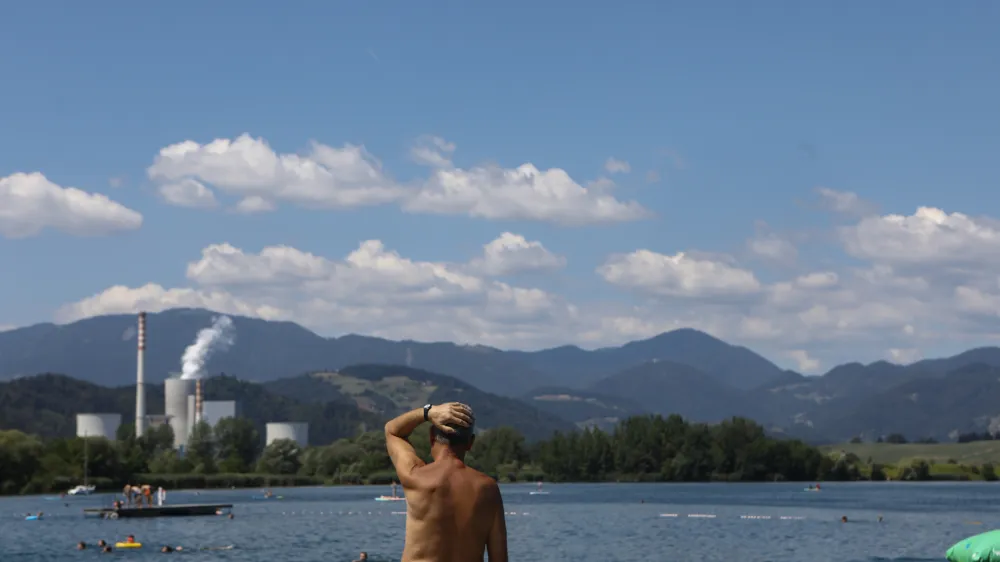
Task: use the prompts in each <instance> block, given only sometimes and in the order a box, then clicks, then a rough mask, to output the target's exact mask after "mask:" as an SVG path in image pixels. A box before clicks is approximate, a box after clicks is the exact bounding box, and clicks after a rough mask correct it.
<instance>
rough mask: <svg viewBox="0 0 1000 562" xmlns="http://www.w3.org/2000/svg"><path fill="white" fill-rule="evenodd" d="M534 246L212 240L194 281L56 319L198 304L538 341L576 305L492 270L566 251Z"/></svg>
mask: <svg viewBox="0 0 1000 562" xmlns="http://www.w3.org/2000/svg"><path fill="white" fill-rule="evenodd" d="M498 241H499V242H498ZM535 244H537V243H533V242H529V241H527V240H525V239H524V238H523V237H520V236H517V235H514V234H510V233H505V234H504V235H502V236H501V237H500V238H498V240H497V241H494V242H491V243H490V244H487V245H486V246H485V248H484V250H485V253H484V256H483V257H481V258H479V259H478V260H473V261H471V262H467V263H448V262H428V261H416V260H411V259H408V258H405V257H403V256H401V255H400V254H399V253H397V252H394V251H392V250H390V249H388V248H386V247H385V246H384V244H383V243H382V242H380V241H378V240H367V241H364V242H362V243H360V244H359V246H358V248H357V249H356V250H354V251H353V252H351V253H350V254H348V255H347V256H346V257H344V258H343V259H330V258H327V257H323V256H319V255H316V254H313V253H309V252H305V251H302V250H299V249H296V248H292V247H288V246H270V247H265V248H263V249H261V250H260V251H259V252H247V251H244V250H241V249H239V248H237V247H235V246H233V245H231V244H226V243H221V244H214V245H211V246H208V247H206V248H204V249H203V250H202V255H201V258H200V259H199V260H197V261H194V262H191V263H190V264H188V267H187V278H188V279H189V280H190V281H191V286H189V287H178V288H164V287H162V286H160V285H157V284H152V283H151V284H148V285H146V286H143V287H137V288H129V287H124V286H116V287H112V288H110V289H108V290H107V291H104V292H102V293H100V294H98V295H94V296H91V297H88V298H86V299H84V300H82V301H80V302H77V303H74V304H71V305H68V306H66V307H64V308H63V309H61V310H60V312H59V315H58V317H59V319H60V320H72V319H76V318H81V317H85V316H93V315H98V314H108V313H122V312H134V311H137V310H140V309H143V310H151V311H152V310H162V309H165V308H169V307H177V306H190V307H205V308H211V309H213V310H218V311H220V312H228V313H233V314H245V315H250V316H258V317H262V318H269V319H277V318H280V319H292V320H295V321H298V322H301V323H302V324H304V325H306V326H309V327H311V328H313V329H316V330H319V331H323V332H327V333H329V332H334V333H367V334H374V335H379V336H384V337H391V338H400V339H401V338H413V339H418V340H423V341H427V340H449V341H459V342H466V343H487V344H493V345H500V346H506V347H519V346H520V347H523V346H540V345H545V344H548V343H552V342H554V341H558V338H559V337H560V334H562V333H565V330H566V329H569V330H570V331H574V330H576V328H574V326H575V325H576V324H577V323H578V322H580V319H579V318H578V313H577V311H576V308H575V307H574V306H573V305H571V304H570V303H567V302H565V301H563V300H562V299H561V298H559V297H558V296H556V295H552V294H550V293H548V292H546V291H544V290H541V289H537V288H530V287H517V286H513V285H509V284H506V283H502V282H499V281H496V280H492V279H490V278H489V277H487V276H485V275H486V273H489V274H491V275H492V274H495V273H497V272H498V271H499V272H509V271H516V270H523V268H535V269H537V268H542V267H543V266H544V268H552V267H556V266H557V264H558V263H559V260H560V258H557V257H555V256H553V255H552V254H550V253H549V252H547V250H545V249H544V246H541V245H540V244H538V245H535ZM491 251H492V253H491ZM484 270H485V271H484ZM556 327H559V328H561V329H554V328H556Z"/></svg>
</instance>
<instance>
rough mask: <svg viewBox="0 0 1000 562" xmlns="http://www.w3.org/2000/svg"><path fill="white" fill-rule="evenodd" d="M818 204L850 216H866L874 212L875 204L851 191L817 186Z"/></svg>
mask: <svg viewBox="0 0 1000 562" xmlns="http://www.w3.org/2000/svg"><path fill="white" fill-rule="evenodd" d="M816 193H818V194H819V197H820V204H821V205H822V206H823V207H825V208H827V209H829V210H831V211H833V212H835V213H840V214H843V215H850V216H858V217H861V216H867V215H870V214H873V213H875V212H876V210H877V208H876V207H875V204H873V203H872V202H870V201H866V200H864V199H862V198H861V197H859V196H858V194H857V193H854V192H852V191H838V190H836V189H830V188H828V187H817V188H816Z"/></svg>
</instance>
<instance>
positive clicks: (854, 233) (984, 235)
mask: <svg viewBox="0 0 1000 562" xmlns="http://www.w3.org/2000/svg"><path fill="white" fill-rule="evenodd" d="M840 238H841V240H842V241H843V243H844V247H845V249H846V250H847V252H848V253H849V254H851V255H852V256H854V257H857V258H861V259H867V260H871V261H875V262H878V263H882V264H888V265H893V266H900V267H908V266H916V267H918V268H922V267H933V266H939V267H940V266H967V267H977V268H978V267H984V266H985V267H989V268H991V269H993V270H996V269H997V266H998V265H1000V226H998V225H997V224H996V222H995V221H992V220H986V219H979V220H977V219H974V218H972V217H969V216H967V215H964V214H962V213H950V214H949V213H946V212H945V211H942V210H941V209H936V208H933V207H920V208H919V209H917V211H916V213H914V214H913V215H909V216H902V215H885V216H875V217H868V218H865V219H862V220H861V221H860V222H859V223H858V224H856V225H853V226H846V227H842V228H841V229H840Z"/></svg>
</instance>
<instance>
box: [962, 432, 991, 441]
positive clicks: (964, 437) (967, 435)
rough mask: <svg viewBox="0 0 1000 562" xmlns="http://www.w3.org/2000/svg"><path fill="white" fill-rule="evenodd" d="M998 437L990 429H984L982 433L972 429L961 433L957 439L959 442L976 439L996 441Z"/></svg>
mask: <svg viewBox="0 0 1000 562" xmlns="http://www.w3.org/2000/svg"><path fill="white" fill-rule="evenodd" d="M996 439H997V438H996V436H994V435H993V434H992V433H990V432H988V431H984V432H982V433H976V432H975V431H970V432H969V433H961V434H959V436H958V439H957V441H958V442H959V443H972V442H974V441H996Z"/></svg>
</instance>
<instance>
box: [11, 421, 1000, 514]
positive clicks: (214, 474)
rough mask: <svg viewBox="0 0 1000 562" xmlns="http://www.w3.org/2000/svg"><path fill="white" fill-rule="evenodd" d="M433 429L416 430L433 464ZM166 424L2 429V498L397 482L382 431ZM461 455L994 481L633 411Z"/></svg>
mask: <svg viewBox="0 0 1000 562" xmlns="http://www.w3.org/2000/svg"><path fill="white" fill-rule="evenodd" d="M429 438H430V435H429V432H428V431H427V430H426V428H421V429H419V430H418V431H417V432H415V433H414V435H412V436H411V442H412V443H413V445H414V447H415V448H416V450H417V452H418V453H419V454H420V455H421V456H422V457H424V458H425V460H428V461H429V460H430V439H429ZM172 445H173V433H172V431H171V429H170V427H169V426H158V427H153V428H151V429H150V430H149V431H147V432H146V434H145V435H143V437H141V438H136V436H135V434H134V432H133V430H132V427H131V426H127V425H126V426H122V428H121V429H120V430H119V435H118V436H117V438H116V439H115V440H106V439H102V438H88V439H87V442H86V443H84V440H83V439H81V438H72V439H52V440H42V439H39V438H38V437H36V436H32V435H27V434H24V433H21V432H18V431H0V493H2V494H7V495H10V494H36V493H52V492H60V491H65V490H67V489H69V488H71V487H72V486H74V485H76V484H79V483H82V482H83V476H84V474H83V472H84V465H85V463H84V460H85V457H86V467H87V477H88V482H89V483H91V484H94V485H95V486H97V487H98V489H100V490H109V491H117V490H120V489H121V487H122V486H123V485H124V484H125V483H132V484H149V485H152V486H154V487H155V486H163V487H164V488H167V489H174V490H176V489H192V488H233V487H236V488H264V487H277V486H316V485H340V484H342V485H350V484H388V483H391V482H393V481H394V480H395V479H396V475H395V473H394V472H393V470H392V465H391V464H390V461H389V457H388V455H387V454H386V451H385V436H384V435H383V434H382V432H366V433H361V434H360V435H358V436H356V437H354V438H352V439H340V440H338V441H335V442H333V443H331V444H329V445H324V446H314V447H307V448H302V447H300V446H298V445H297V444H296V443H295V442H293V441H288V440H279V441H275V442H273V443H271V444H270V445H268V446H267V447H263V448H262V447H261V439H260V435H259V434H258V432H257V430H256V428H255V427H254V424H253V423H252V422H251V421H249V420H246V419H242V418H226V419H223V420H221V421H220V422H219V423H218V424H217V425H216V426H215V428H211V427H209V426H208V425H207V424H204V423H203V424H198V425H197V426H195V427H194V428H193V430H192V433H191V435H190V437H189V439H188V444H187V447H186V450H185V453H184V455H180V454H179V453H178V452H177V451H176V450H174V448H173V446H172ZM466 460H467V462H468V464H469V465H470V466H473V467H475V468H477V469H479V470H482V471H483V472H486V473H487V474H491V475H493V476H495V477H496V478H497V479H498V480H501V481H505V482H515V481H526V482H533V481H537V480H547V481H554V482H712V481H724V482H774V481H803V482H813V481H831V480H839V481H849V480H886V479H889V480H934V479H940V480H975V479H981V480H995V479H996V474H995V472H994V469H993V466H992V465H989V464H986V465H981V466H963V465H960V464H958V463H936V464H932V463H928V462H926V461H922V460H914V461H912V462H908V463H906V464H905V465H904V466H883V465H878V464H873V463H872V462H871V461H870V459H869V460H864V459H861V458H859V457H858V456H856V455H853V454H848V453H831V454H823V453H822V452H820V450H819V449H817V448H815V447H812V446H809V445H806V444H805V443H802V442H801V441H796V440H784V439H775V438H772V437H768V436H767V435H765V432H764V429H763V428H762V427H761V426H760V425H758V424H756V423H754V422H752V421H750V420H747V419H743V418H732V419H730V420H726V421H724V422H722V423H719V424H715V425H706V424H697V423H688V422H686V421H684V420H683V419H682V418H681V417H679V416H669V417H662V416H639V417H633V418H629V419H626V420H624V421H623V422H622V423H621V424H619V426H618V427H617V428H616V429H615V430H614V431H612V432H604V431H600V430H596V429H590V430H581V431H578V432H573V433H568V434H560V433H556V434H554V435H553V436H552V437H551V438H550V439H548V440H544V441H540V442H537V443H528V442H526V440H525V439H524V437H523V436H522V435H521V434H519V433H518V432H517V431H515V430H513V429H511V428H507V427H499V428H494V429H490V430H487V431H482V432H480V434H479V435H478V436H477V439H476V443H475V446H474V447H473V449H472V451H471V452H470V453H469V455H468V457H467V459H466Z"/></svg>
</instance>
